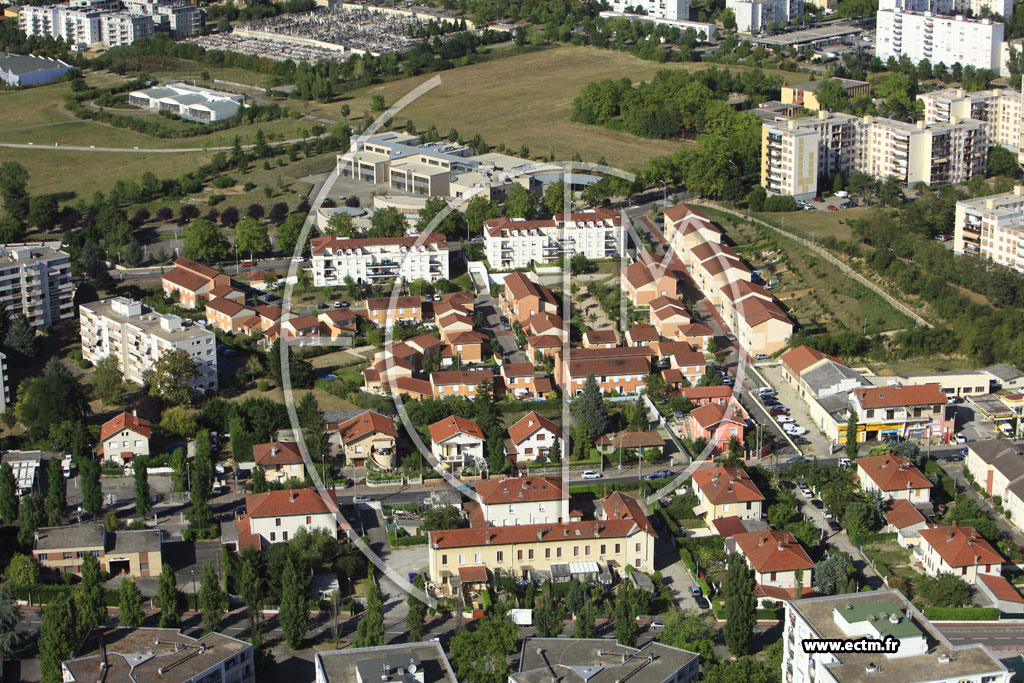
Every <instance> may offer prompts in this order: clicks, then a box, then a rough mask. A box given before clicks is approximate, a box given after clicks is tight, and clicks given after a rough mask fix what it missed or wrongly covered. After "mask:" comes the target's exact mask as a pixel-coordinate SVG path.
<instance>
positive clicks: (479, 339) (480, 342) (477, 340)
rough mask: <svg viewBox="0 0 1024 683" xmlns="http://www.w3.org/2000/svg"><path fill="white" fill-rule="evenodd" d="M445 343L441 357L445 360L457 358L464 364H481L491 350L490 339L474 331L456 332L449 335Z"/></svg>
mask: <svg viewBox="0 0 1024 683" xmlns="http://www.w3.org/2000/svg"><path fill="white" fill-rule="evenodd" d="M447 341H448V343H447V344H446V345H445V347H444V350H443V351H442V354H441V355H442V356H443V357H446V358H453V357H455V356H458V357H459V358H460V359H461V360H462V362H464V363H481V362H483V360H484V358H485V357H486V356H487V354H488V352H489V351H490V348H491V338H490V337H488V336H487V335H486V334H484V333H483V332H477V331H476V330H468V331H466V332H456V333H454V334H451V335H449V336H448V340H447Z"/></svg>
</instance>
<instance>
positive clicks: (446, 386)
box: [430, 370, 494, 398]
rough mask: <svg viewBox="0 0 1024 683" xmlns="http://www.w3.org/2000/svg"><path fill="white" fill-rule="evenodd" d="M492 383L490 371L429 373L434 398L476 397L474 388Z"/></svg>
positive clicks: (492, 374)
mask: <svg viewBox="0 0 1024 683" xmlns="http://www.w3.org/2000/svg"><path fill="white" fill-rule="evenodd" d="M484 380H487V381H489V382H492V383H493V382H494V372H493V371H491V370H438V371H437V372H432V373H430V384H431V386H432V387H433V388H434V398H445V397H446V396H465V397H466V398H473V397H474V396H476V388H477V386H479V384H480V383H481V382H483V381H484Z"/></svg>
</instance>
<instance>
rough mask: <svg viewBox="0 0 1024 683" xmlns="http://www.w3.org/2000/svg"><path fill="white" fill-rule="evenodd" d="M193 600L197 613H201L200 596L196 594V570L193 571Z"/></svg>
mask: <svg viewBox="0 0 1024 683" xmlns="http://www.w3.org/2000/svg"><path fill="white" fill-rule="evenodd" d="M191 572H192V600H193V602H194V603H195V611H196V612H198V611H199V594H198V593H196V570H195V569H192V570H191Z"/></svg>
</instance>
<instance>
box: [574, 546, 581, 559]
mask: <svg viewBox="0 0 1024 683" xmlns="http://www.w3.org/2000/svg"><path fill="white" fill-rule="evenodd" d="M572 556H573V557H579V556H580V547H579V546H578V545H574V546H573V547H572Z"/></svg>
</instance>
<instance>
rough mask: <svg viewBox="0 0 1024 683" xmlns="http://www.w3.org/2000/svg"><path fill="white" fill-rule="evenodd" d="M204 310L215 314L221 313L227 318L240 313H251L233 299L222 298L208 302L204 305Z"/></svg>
mask: <svg viewBox="0 0 1024 683" xmlns="http://www.w3.org/2000/svg"><path fill="white" fill-rule="evenodd" d="M206 308H207V309H209V310H212V311H215V312H217V313H222V314H224V315H226V316H228V317H229V318H234V317H235V316H236V315H238V314H240V313H251V312H252V311H251V310H250V309H248V308H246V307H245V306H243V305H242V304H240V303H238V302H237V301H235V300H234V299H225V298H223V297H221V298H218V299H214V300H213V301H210V302H209V303H207V304H206Z"/></svg>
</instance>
